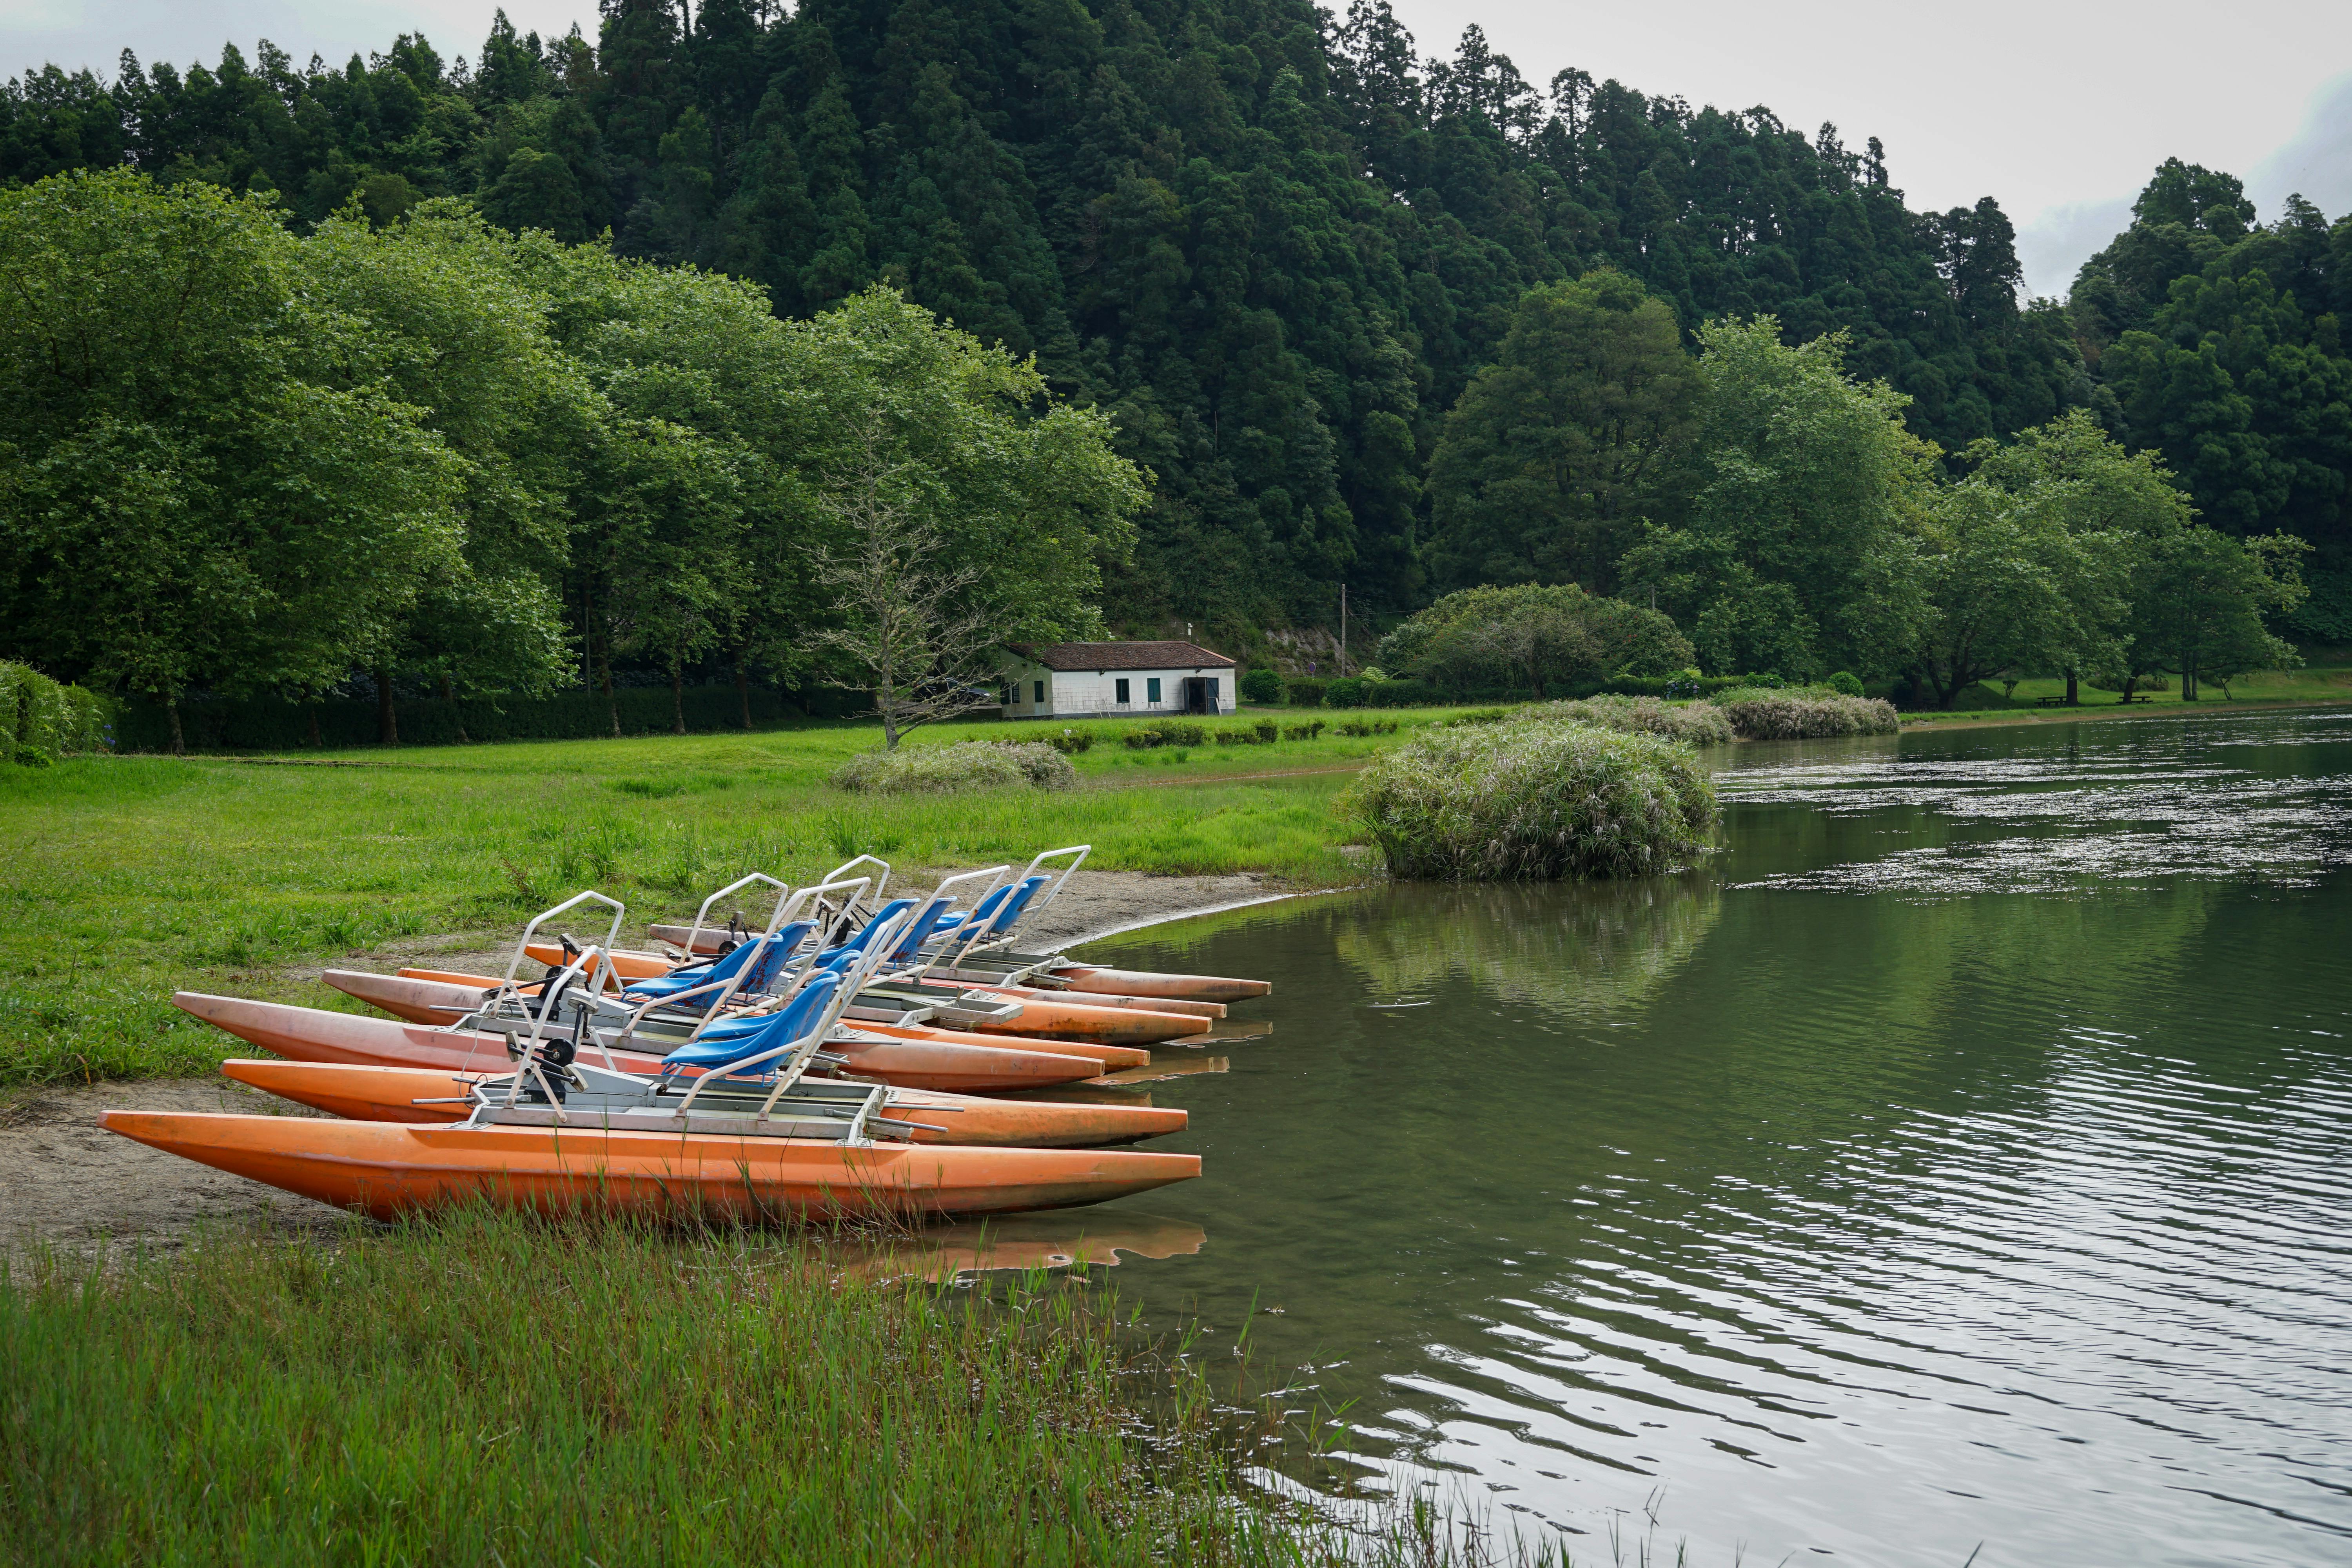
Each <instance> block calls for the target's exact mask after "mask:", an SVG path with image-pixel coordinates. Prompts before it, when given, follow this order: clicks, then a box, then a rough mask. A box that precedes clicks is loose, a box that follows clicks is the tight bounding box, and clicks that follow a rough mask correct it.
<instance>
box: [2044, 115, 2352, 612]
mask: <svg viewBox="0 0 2352 1568" xmlns="http://www.w3.org/2000/svg"><path fill="white" fill-rule="evenodd" d="M2071 304H2072V306H2073V310H2074V318H2075V321H2077V323H2078V325H2079V329H2080V331H2081V336H2082V345H2083V353H2084V358H2085V359H2086V360H2087V361H2088V362H2089V363H2090V364H2091V366H2092V367H2093V368H2094V370H2095V372H2096V374H2097V376H2098V378H2099V382H2100V385H2099V387H2098V391H2097V408H2098V412H2099V414H2100V415H2101V416H2102V419H2103V422H2104V423H2105V424H2107V425H2108V426H2109V427H2110V428H2111V429H2113V430H2115V431H2116V434H2117V435H2118V436H2119V437H2121V438H2123V439H2124V440H2125V441H2126V442H2127V443H2128V444H2130V445H2132V446H2136V447H2147V448H2152V449H2156V450H2159V451H2161V452H2163V453H2164V455H2165V458H2166V460H2167V461H2168V464H2169V465H2170V467H2171V468H2172V470H2173V472H2174V473H2175V474H2176V475H2177V476H2178V477H2179V479H2180V481H2181V482H2182V483H2183V484H2184V485H2186V486H2187V487H2188V489H2189V494H2190V496H2191V497H2192V498H2193V499H2194V500H2195V501H2196V504H2197V506H2198V508H2199V510H2200V511H2202V512H2203V513H2204V521H2207V522H2208V523H2210V524H2211V525H2213V526H2214V527H2216V528H2220V529H2223V530H2226V531H2229V532H2231V533H2236V534H2260V533H2270V532H2274V531H2284V532H2288V533H2294V534H2298V535H2300V536H2301V537H2303V538H2305V539H2306V540H2308V541H2310V542H2311V543H2312V544H2313V546H2314V547H2315V552H2314V557H2313V560H2312V562H2311V563H2310V564H2309V565H2307V566H2306V567H2305V573H2304V574H2305V578H2306V579H2307V580H2308V581H2309V582H2310V584H2311V589H2312V593H2311V597H2310V599H2309V600H2308V601H2307V602H2306V603H2305V605H2303V606H2302V608H2301V609H2300V610H2298V611H2297V612H2296V613H2295V616H2294V618H2293V620H2292V621H2290V623H2289V625H2290V628H2291V629H2293V630H2294V631H2296V632H2299V633H2300V634H2302V635H2303V636H2305V637H2309V638H2313V639H2315V640H2318V641H2322V642H2326V643H2332V644H2336V645H2342V644H2345V643H2352V512H2347V504H2352V493H2347V490H2352V357H2347V348H2352V344H2347V342H2346V341H2345V340H2346V333H2345V331H2344V329H2343V326H2342V324H2341V323H2342V321H2344V319H2345V318H2346V317H2347V316H2352V218H2341V219H2339V220H2338V221H2337V222H2336V225H2335V226H2334V227H2333V228H2332V229H2331V228H2330V226H2329V225H2328V222H2327V218H2326V215H2325V214H2323V213H2321V212H2320V211H2319V209H2318V208H2316V207H2315V206H2313V205H2311V204H2310V203H2309V202H2307V201H2305V200H2304V199H2303V198H2302V197H2301V196H2293V197H2290V198H2289V199H2288V201H2287V205H2286V211H2285V213H2284V215H2283V216H2281V218H2280V219H2279V221H2278V222H2276V223H2274V224H2273V225H2271V226H2268V227H2263V226H2260V225H2258V224H2257V223H2256V222H2255V212H2254V204H2253V203H2252V202H2251V201H2249V200H2247V199H2246V194H2245V188H2244V186H2242V184H2240V183H2239V182H2238V181H2237V180H2236V179H2235V178H2233V177H2232V176H2231V175H2229V174H2217V173H2215V172H2214V171H2212V170H2210V169H2205V168H2200V167H2199V166H2198V165H2196V164H2194V163H2181V162H2180V161H2179V159H2177V158H2176V159H2171V160H2168V162H2166V163H2165V164H2164V166H2163V167H2162V168H2160V169H2158V171H2157V172H2156V177H2155V178H2154V179H2153V180H2151V181H2149V182H2148V185H2147V189H2146V190H2144V191H2142V192H2141V193H2140V196H2139V200H2138V201H2137V203H2136V204H2134V206H2133V216H2132V225H2131V227H2130V228H2128V229H2126V231H2125V232H2124V233H2122V234H2120V235H2118V236H2116V240H2115V242H2114V243H2113V244H2111V245H2109V246H2108V247H2106V248H2105V250H2103V251H2101V252H2100V253H2099V254H2098V255H2096V256H2095V257H2093V258H2091V259H2090V260H2089V261H2088V262H2086V263H2085V264H2084V268H2083V270H2082V273H2081V275H2080V276H2079V277H2078V278H2077V279H2075V282H2074V294H2073V297H2072V300H2071Z"/></svg>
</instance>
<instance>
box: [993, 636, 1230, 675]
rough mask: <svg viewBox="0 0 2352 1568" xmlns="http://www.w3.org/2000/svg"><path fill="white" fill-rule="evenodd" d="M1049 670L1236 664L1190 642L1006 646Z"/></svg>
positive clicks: (1227, 666) (1196, 667) (1064, 643)
mask: <svg viewBox="0 0 2352 1568" xmlns="http://www.w3.org/2000/svg"><path fill="white" fill-rule="evenodd" d="M1004 646H1005V647H1006V648H1008V649H1009V650H1011V651H1012V652H1013V653H1016V654H1019V655H1020V656H1021V657H1022V658H1025V659H1030V660H1032V661H1034V662H1035V663H1038V664H1042V665H1044V666H1045V668H1047V669H1073V670H1075V669H1232V668H1236V667H1235V665H1234V661H1233V660H1232V659H1230V658H1226V657H1225V656H1224V655H1223V654H1221V653H1212V652H1210V651H1209V650H1208V649H1207V648H1204V647H1202V646H1201V645H1200V644H1198V643H1189V642H1056V643H1026V642H1013V643H1006V644H1005V645H1004Z"/></svg>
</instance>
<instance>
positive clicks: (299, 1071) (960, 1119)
mask: <svg viewBox="0 0 2352 1568" xmlns="http://www.w3.org/2000/svg"><path fill="white" fill-rule="evenodd" d="M221 1071H222V1072H224V1073H226V1074H227V1075H228V1076H229V1077H231V1078H233V1079H236V1080H237V1081H238V1082H239V1083H247V1084H251V1085H252V1086H253V1087H254V1088H256V1089H262V1090H265V1091H266V1092H268V1093H270V1094H274V1095H277V1096H278V1098H279V1099H281V1100H293V1101H294V1102H295V1103H297V1104H298V1105H308V1106H312V1107H315V1108H316V1109H318V1110H328V1111H332V1112H333V1113H334V1114H336V1115H337V1116H343V1117H349V1118H350V1119H351V1120H352V1121H402V1122H431V1121H464V1120H465V1119H466V1118H467V1115H468V1114H470V1113H471V1111H472V1110H473V1105H472V1102H471V1100H469V1099H468V1098H467V1090H468V1089H470V1088H471V1087H472V1085H473V1084H474V1083H475V1082H476V1081H477V1080H478V1078H479V1077H480V1075H479V1074H472V1073H454V1072H450V1071H448V1070H447V1069H446V1068H438V1069H436V1068H395V1067H353V1066H352V1065H350V1064H349V1063H344V1062H278V1061H252V1060H243V1059H237V1060H230V1061H225V1062H223V1063H221ZM812 1081H814V1080H812ZM888 1114H889V1116H890V1118H891V1119H892V1120H893V1121H916V1122H929V1123H931V1124H933V1125H935V1126H943V1127H945V1128H946V1129H947V1131H937V1132H935V1131H930V1130H929V1128H926V1129H924V1130H922V1131H918V1132H917V1133H916V1134H915V1142H918V1143H963V1144H970V1145H972V1146H974V1147H986V1148H1020V1149H1094V1148H1100V1147H1102V1146H1103V1145H1105V1144H1110V1143H1134V1142H1139V1141H1141V1140H1143V1139H1146V1138H1158V1137H1161V1136H1163V1135H1165V1134H1167V1133H1171V1132H1181V1131H1183V1130H1184V1123H1185V1120H1186V1117H1185V1113H1184V1112H1183V1111H1181V1110H1175V1109H1173V1108H1171V1107H1162V1106H1153V1105H1066V1104H1061V1103H1055V1102H1047V1101H1044V1100H982V1099H978V1098H975V1097H973V1096H971V1095H961V1094H938V1093H926V1092H923V1091H920V1090H908V1089H898V1090H895V1091H893V1093H892V1094H891V1097H890V1110H889V1112H888Z"/></svg>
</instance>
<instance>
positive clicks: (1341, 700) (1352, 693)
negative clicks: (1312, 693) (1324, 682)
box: [1323, 675, 1371, 708]
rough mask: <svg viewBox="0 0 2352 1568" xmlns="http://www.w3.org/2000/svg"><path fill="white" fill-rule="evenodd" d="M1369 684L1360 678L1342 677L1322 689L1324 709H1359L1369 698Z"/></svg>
mask: <svg viewBox="0 0 2352 1568" xmlns="http://www.w3.org/2000/svg"><path fill="white" fill-rule="evenodd" d="M1370 688H1371V682H1370V681H1369V680H1366V679H1363V678H1362V677H1361V676H1357V675H1343V676H1341V677H1340V678H1339V679H1337V680H1335V681H1333V682H1331V683H1330V684H1329V685H1328V686H1326V687H1325V688H1324V689H1323V706H1325V707H1326V708H1361V707H1362V706H1363V705H1364V704H1365V702H1366V701H1367V700H1369V699H1370V695H1371V691H1370Z"/></svg>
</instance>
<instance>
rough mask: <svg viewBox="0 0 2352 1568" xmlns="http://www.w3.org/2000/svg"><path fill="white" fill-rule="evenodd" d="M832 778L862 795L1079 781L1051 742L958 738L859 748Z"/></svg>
mask: <svg viewBox="0 0 2352 1568" xmlns="http://www.w3.org/2000/svg"><path fill="white" fill-rule="evenodd" d="M833 782H834V784H835V787H836V788H839V789H845V790H851V791H854V792H856V793H857V794H861V795H867V794H901V793H922V794H931V795H944V794H948V793H950V792H952V791H956V790H967V789H1003V788H1010V787H1014V786H1020V787H1030V786H1034V787H1035V788H1038V789H1067V788H1069V787H1070V786H1071V785H1073V784H1076V783H1077V782H1078V770H1077V769H1076V768H1075V767H1072V766H1071V765H1070V759H1069V758H1067V757H1066V756H1064V755H1063V754H1062V753H1061V752H1057V751H1055V749H1054V748H1053V747H1052V746H1050V745H1042V744H1039V743H1037V742H1011V743H1007V742H991V741H961V742H957V743H956V744H954V745H952V746H901V747H899V748H898V750H897V751H895V752H860V753H859V754H858V755H856V756H854V757H852V758H850V759H849V761H848V762H846V763H843V764H842V765H841V767H840V768H839V769H838V770H837V771H835V773H834V775H833Z"/></svg>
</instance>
